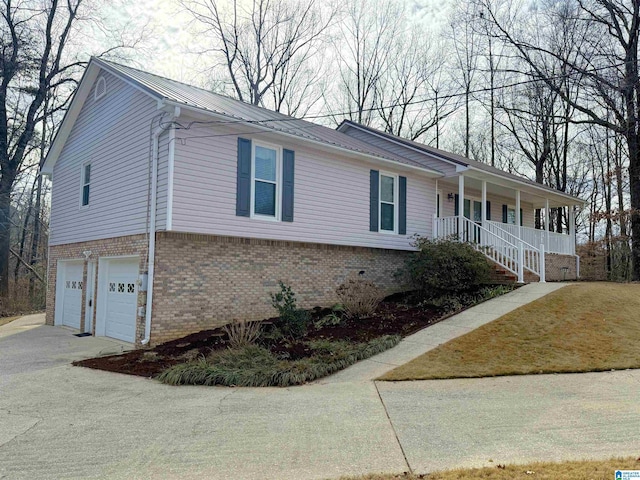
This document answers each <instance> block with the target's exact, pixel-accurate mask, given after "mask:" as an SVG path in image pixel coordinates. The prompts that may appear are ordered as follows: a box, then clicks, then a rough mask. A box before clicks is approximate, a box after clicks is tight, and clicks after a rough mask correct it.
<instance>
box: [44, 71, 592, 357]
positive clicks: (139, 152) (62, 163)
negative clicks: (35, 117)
mask: <svg viewBox="0 0 640 480" xmlns="http://www.w3.org/2000/svg"><path fill="white" fill-rule="evenodd" d="M41 171H42V173H43V174H45V175H49V176H50V177H51V179H52V182H53V187H52V188H53V191H52V204H51V225H50V241H49V271H48V282H49V283H48V285H49V287H48V293H47V323H48V324H50V325H66V326H69V327H73V328H75V329H78V330H80V331H82V332H91V333H92V334H94V335H105V336H108V337H113V338H117V339H120V340H124V341H128V342H132V343H136V344H143V345H144V344H149V343H150V344H156V343H159V342H162V341H166V340H169V339H173V338H177V337H180V336H182V335H185V334H188V333H191V332H194V331H198V330H201V329H206V328H212V327H215V326H219V325H221V324H224V323H227V322H229V321H231V320H233V319H259V318H265V317H269V316H273V314H274V311H273V309H272V306H271V304H270V299H269V293H270V292H274V291H275V290H276V289H277V282H278V281H279V280H282V281H284V282H285V283H287V284H290V285H291V286H292V287H293V289H294V291H295V292H296V293H297V295H298V297H299V300H300V304H301V305H302V306H309V307H310V306H314V305H323V304H325V305H326V304H331V303H333V302H335V287H336V286H337V285H338V284H339V283H341V282H342V281H343V280H344V279H345V278H347V277H348V276H349V275H354V274H361V275H363V276H364V277H365V278H367V279H370V280H372V281H374V282H375V283H377V284H378V285H380V286H381V287H384V288H386V289H388V290H390V291H391V290H393V289H395V288H397V287H398V286H397V285H396V282H397V279H396V277H395V276H394V273H395V271H396V270H397V269H398V268H399V267H400V266H401V265H402V264H403V262H404V260H405V259H406V257H407V255H409V254H410V252H411V251H412V250H413V249H414V247H413V246H412V236H414V235H421V236H428V237H449V236H453V237H454V238H459V239H464V240H468V241H471V242H474V243H475V244H476V245H477V246H478V248H479V250H481V251H483V252H484V253H485V254H486V255H487V256H488V257H490V258H491V259H492V260H493V261H494V262H495V263H496V264H498V265H499V266H500V268H502V269H504V271H508V272H510V274H512V275H513V276H514V277H515V278H517V279H519V280H520V281H523V280H525V279H527V280H530V281H544V280H545V279H547V280H548V279H562V278H563V277H566V278H575V277H576V276H577V275H578V266H577V262H576V257H575V231H574V223H575V222H574V216H573V215H574V206H576V205H581V204H582V203H583V202H582V201H581V200H580V199H578V198H574V197H572V196H570V195H567V194H566V193H563V192H560V191H556V190H553V189H550V188H548V187H545V186H542V185H539V184H536V183H534V182H531V181H529V180H527V179H524V178H521V177H518V176H515V175H511V174H508V173H505V172H503V171H500V170H497V169H495V168H491V167H489V166H487V165H484V164H481V163H478V162H474V161H471V160H469V159H466V158H463V157H460V156H458V155H454V154H451V153H447V152H444V151H440V150H436V149H434V148H431V147H428V146H425V145H422V144H420V143H416V142H412V141H408V140H405V139H403V138H399V137H396V136H393V135H389V134H386V133H383V132H380V131H378V130H375V129H372V128H368V127H366V126H363V125H359V124H357V123H354V122H351V121H345V122H343V123H342V124H341V125H340V127H339V128H338V129H335V130H334V129H331V128H327V127H324V126H321V125H318V124H315V123H310V122H307V121H304V120H299V119H294V118H291V117H288V116H286V115H282V114H279V113H276V112H273V111H270V110H267V109H264V108H260V107H256V106H253V105H248V104H245V103H242V102H240V101H237V100H233V99H231V98H228V97H225V96H222V95H217V94H215V93H211V92H209V91H206V90H203V89H200V88H196V87H193V86H190V85H186V84H183V83H180V82H177V81H173V80H169V79H166V78H162V77H159V76H156V75H153V74H150V73H146V72H143V71H139V70H136V69H134V68H130V67H126V66H122V65H118V64H116V63H111V62H107V61H104V60H100V59H95V58H94V59H92V60H91V62H90V63H89V65H88V67H87V69H86V72H85V74H84V76H83V78H82V80H81V82H80V84H79V86H78V89H77V91H76V93H75V96H74V98H73V100H72V103H71V105H70V108H69V110H68V112H67V114H66V116H65V118H64V120H63V122H62V124H61V125H60V128H59V131H58V133H57V135H56V137H55V140H54V142H53V144H52V146H51V149H50V151H49V152H48V155H47V157H46V159H45V161H44V163H43V165H42V169H41ZM554 207H566V208H568V215H569V217H570V219H571V221H570V225H571V228H570V231H568V232H566V233H564V234H559V233H554V232H550V231H549V229H548V228H545V229H544V230H539V229H535V228H534V211H535V209H537V208H541V209H545V210H548V209H549V208H554ZM545 218H548V215H545ZM547 227H548V225H547Z"/></svg>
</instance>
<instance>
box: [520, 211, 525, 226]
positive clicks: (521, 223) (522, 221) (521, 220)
mask: <svg viewBox="0 0 640 480" xmlns="http://www.w3.org/2000/svg"><path fill="white" fill-rule="evenodd" d="M523 223H524V218H523V217H522V209H520V226H522V225H523Z"/></svg>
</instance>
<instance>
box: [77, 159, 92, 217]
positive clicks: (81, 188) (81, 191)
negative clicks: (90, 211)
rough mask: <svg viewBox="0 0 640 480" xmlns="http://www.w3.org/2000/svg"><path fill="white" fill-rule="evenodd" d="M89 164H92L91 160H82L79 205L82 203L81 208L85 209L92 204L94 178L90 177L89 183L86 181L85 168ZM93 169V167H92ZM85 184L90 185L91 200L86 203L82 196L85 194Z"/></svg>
mask: <svg viewBox="0 0 640 480" xmlns="http://www.w3.org/2000/svg"><path fill="white" fill-rule="evenodd" d="M87 165H91V160H87V161H86V162H82V165H81V166H80V200H79V202H78V203H79V205H80V209H81V210H84V209H87V208H89V206H90V205H91V183H92V180H91V179H89V183H85V181H84V169H85V167H86V166H87ZM91 170H93V168H92V169H91ZM91 175H92V176H93V171H92V172H91ZM85 185H89V201H88V203H87V204H86V205H83V204H82V198H83V196H84V195H83V194H84V187H85Z"/></svg>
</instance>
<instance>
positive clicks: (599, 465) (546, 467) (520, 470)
mask: <svg viewBox="0 0 640 480" xmlns="http://www.w3.org/2000/svg"><path fill="white" fill-rule="evenodd" d="M616 470H640V462H639V461H638V459H636V458H634V457H628V458H613V459H611V460H602V461H599V460H583V461H572V462H536V463H528V464H525V465H506V466H504V465H501V466H500V468H498V466H495V467H486V468H464V469H456V470H447V471H442V472H434V473H430V474H429V475H412V474H405V473H401V474H379V475H377V474H374V475H364V476H360V477H343V478H342V479H341V480H400V479H403V480H418V479H428V480H477V479H484V480H525V479H526V480H613V478H614V474H615V471H616Z"/></svg>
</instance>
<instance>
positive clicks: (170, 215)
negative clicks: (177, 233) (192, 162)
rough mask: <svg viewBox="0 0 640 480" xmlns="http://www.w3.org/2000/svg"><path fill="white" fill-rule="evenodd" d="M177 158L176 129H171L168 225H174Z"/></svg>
mask: <svg viewBox="0 0 640 480" xmlns="http://www.w3.org/2000/svg"><path fill="white" fill-rule="evenodd" d="M175 158H176V129H175V128H172V129H171V130H169V158H167V226H166V228H165V230H171V227H172V226H173V170H174V165H175Z"/></svg>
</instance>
